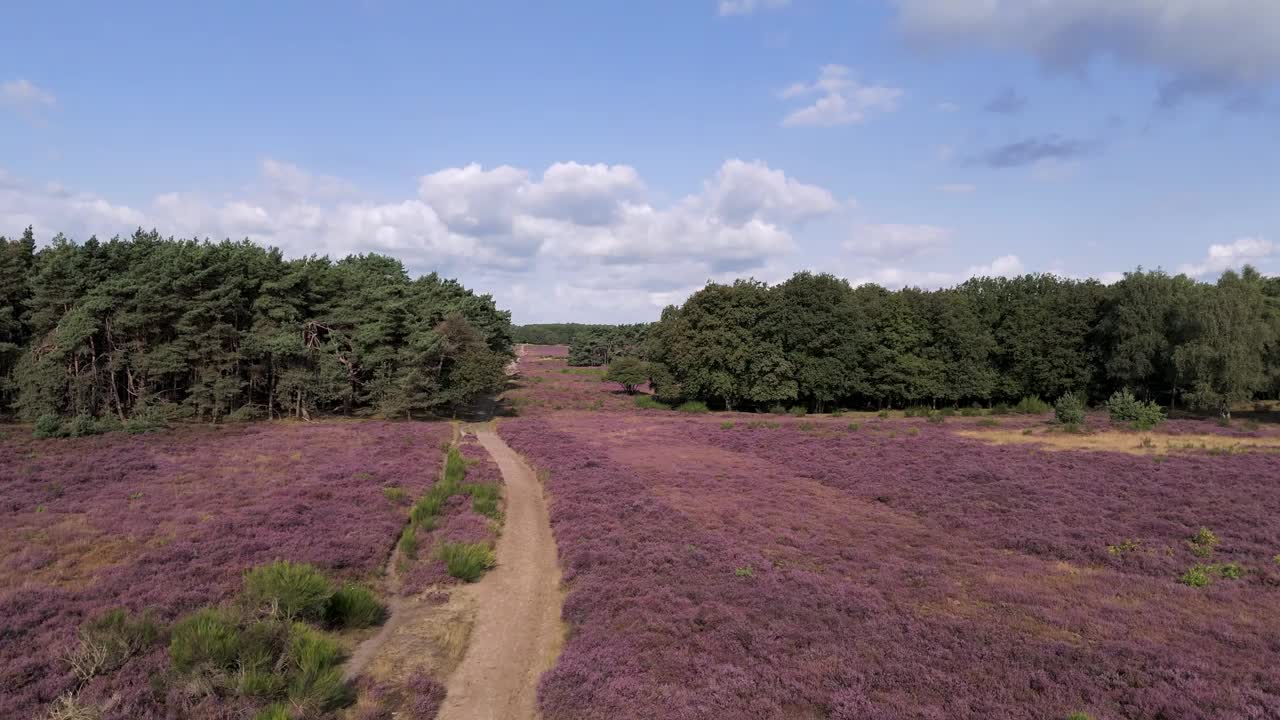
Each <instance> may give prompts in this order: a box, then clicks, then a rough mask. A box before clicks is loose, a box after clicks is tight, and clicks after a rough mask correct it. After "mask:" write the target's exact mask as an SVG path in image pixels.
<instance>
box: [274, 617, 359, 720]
mask: <svg viewBox="0 0 1280 720" xmlns="http://www.w3.org/2000/svg"><path fill="white" fill-rule="evenodd" d="M286 658H287V660H288V663H289V668H290V671H291V672H290V675H291V676H292V677H291V678H290V680H289V688H288V693H289V704H290V705H292V706H293V708H294V709H295V710H297V711H299V714H300V715H302V716H303V717H312V716H315V715H319V714H321V713H325V712H328V711H330V710H335V709H337V708H339V707H342V706H343V705H345V704H347V703H348V702H349V701H350V699H351V691H350V688H348V687H347V685H346V683H344V682H343V681H342V671H341V669H340V668H339V667H338V664H339V663H340V662H341V661H342V650H341V648H340V647H339V646H338V644H337V643H336V642H334V641H333V640H332V639H331V638H329V637H327V636H326V635H325V634H324V633H321V632H320V631H318V630H316V629H314V628H311V627H309V626H307V625H304V624H302V623H294V624H293V627H292V628H290V632H289V649H288V653H287V655H286Z"/></svg>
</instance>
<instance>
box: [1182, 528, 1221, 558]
mask: <svg viewBox="0 0 1280 720" xmlns="http://www.w3.org/2000/svg"><path fill="white" fill-rule="evenodd" d="M1219 542H1221V541H1219V540H1218V536H1217V535H1214V534H1213V531H1212V530H1210V529H1209V528H1207V527H1202V528H1200V529H1199V530H1197V531H1196V534H1195V535H1192V536H1191V539H1189V540H1187V545H1189V546H1190V547H1191V554H1192V555H1195V556H1196V557H1209V556H1210V555H1212V554H1213V550H1214V548H1216V547H1218V543H1219Z"/></svg>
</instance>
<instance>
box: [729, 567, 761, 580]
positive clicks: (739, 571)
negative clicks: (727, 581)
mask: <svg viewBox="0 0 1280 720" xmlns="http://www.w3.org/2000/svg"><path fill="white" fill-rule="evenodd" d="M733 574H734V576H735V577H740V578H749V577H754V576H755V574H756V571H755V570H753V569H752V568H751V566H750V565H747V566H745V567H740V568H735V569H734V571H733Z"/></svg>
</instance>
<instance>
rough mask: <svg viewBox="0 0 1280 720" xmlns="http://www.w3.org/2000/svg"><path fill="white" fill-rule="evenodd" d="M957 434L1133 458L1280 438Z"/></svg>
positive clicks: (1279, 444) (1254, 445) (1277, 445)
mask: <svg viewBox="0 0 1280 720" xmlns="http://www.w3.org/2000/svg"><path fill="white" fill-rule="evenodd" d="M955 434H956V435H959V436H961V437H967V438H972V439H975V440H982V441H983V442H989V443H992V444H995V445H1036V446H1038V447H1040V448H1041V449H1044V450H1101V451H1105V452H1123V453H1129V454H1130V455H1164V454H1168V453H1195V452H1212V453H1228V452H1245V451H1248V450H1267V449H1276V450H1280V437H1261V438H1252V437H1250V438H1241V437H1227V436H1223V435H1160V434H1157V433H1140V432H1138V433H1133V432H1116V431H1107V432H1097V433H1079V434H1076V433H1066V432H1052V433H1045V432H1036V433H1034V434H1031V435H1024V434H1023V432H1022V430H957V431H956V433H955Z"/></svg>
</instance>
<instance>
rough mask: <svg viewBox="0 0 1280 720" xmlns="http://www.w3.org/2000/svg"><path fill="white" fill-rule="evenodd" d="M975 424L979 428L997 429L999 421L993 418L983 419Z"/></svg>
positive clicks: (979, 419)
mask: <svg viewBox="0 0 1280 720" xmlns="http://www.w3.org/2000/svg"><path fill="white" fill-rule="evenodd" d="M977 424H978V426H979V427H999V426H1000V421H999V420H997V419H995V418H989V417H984V418H978V423H977Z"/></svg>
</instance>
